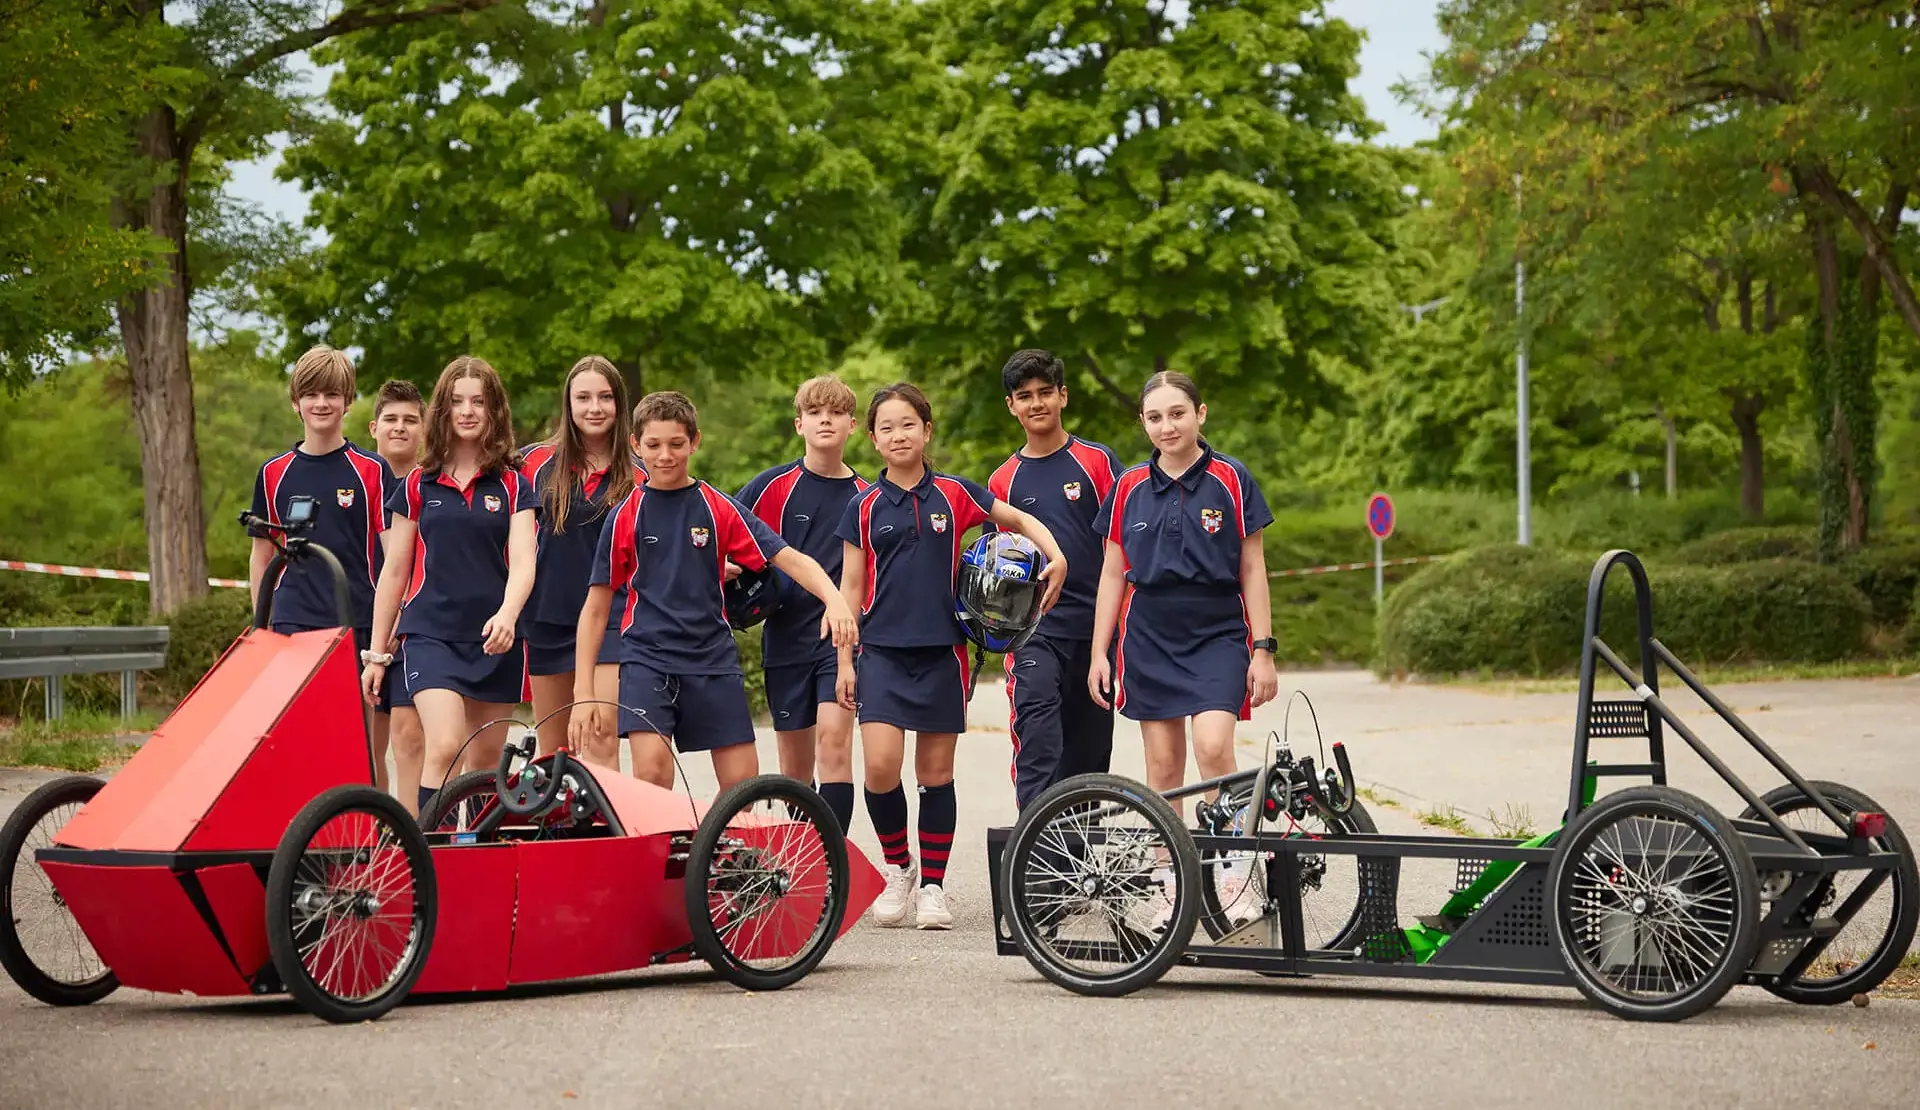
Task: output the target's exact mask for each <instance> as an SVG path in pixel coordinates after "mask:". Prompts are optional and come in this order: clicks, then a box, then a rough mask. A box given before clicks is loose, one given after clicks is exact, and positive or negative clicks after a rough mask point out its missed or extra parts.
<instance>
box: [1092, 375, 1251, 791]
mask: <svg viewBox="0 0 1920 1110" xmlns="http://www.w3.org/2000/svg"><path fill="white" fill-rule="evenodd" d="M1206 421H1207V406H1205V405H1203V404H1201V403H1200V390H1199V389H1198V388H1197V387H1196V386H1195V385H1194V384H1193V379H1191V378H1189V377H1187V376H1186V375H1185V374H1180V373H1176V372H1172V371H1163V372H1161V373H1158V374H1155V375H1153V377H1151V378H1149V379H1147V385H1146V388H1145V389H1143V390H1141V391H1140V422H1141V424H1142V426H1143V427H1144V428H1145V430H1146V433H1147V438H1148V439H1149V440H1150V441H1151V442H1152V443H1153V456H1152V458H1150V459H1149V460H1148V461H1147V462H1145V463H1142V464H1140V465H1139V466H1135V467H1133V468H1131V469H1129V470H1127V471H1126V472H1124V473H1123V474H1121V475H1120V479H1119V481H1118V482H1116V483H1115V484H1114V487H1113V494H1112V496H1111V497H1110V498H1108V500H1107V503H1106V504H1105V505H1102V506H1101V507H1100V515H1099V516H1098V517H1097V518H1096V519H1095V521H1094V528H1095V529H1096V530H1097V531H1099V532H1101V533H1102V534H1104V535H1105V537H1106V562H1105V564H1104V566H1103V567H1102V568H1101V572H1100V592H1099V595H1098V599H1097V600H1096V602H1095V605H1094V624H1093V666H1092V668H1091V670H1090V671H1089V672H1088V675H1087V687H1088V691H1089V692H1090V693H1091V694H1092V695H1093V699H1094V700H1095V701H1097V702H1099V703H1100V704H1101V705H1102V706H1105V705H1107V704H1108V701H1109V699H1111V700H1112V702H1113V704H1114V705H1115V706H1116V707H1117V708H1118V709H1119V710H1120V713H1121V715H1123V716H1125V717H1128V718H1130V719H1132V720H1135V721H1139V722H1140V734H1141V737H1142V738H1143V739H1144V741H1145V743H1146V757H1147V785H1148V786H1150V787H1152V788H1153V789H1155V790H1172V789H1175V788H1177V787H1178V786H1180V785H1181V783H1182V782H1183V781H1184V780H1185V778H1186V767H1187V721H1188V719H1191V720H1192V721H1193V754H1194V760H1195V762H1197V763H1198V764H1199V765H1200V775H1201V777H1202V778H1213V777H1215V776H1217V775H1227V774H1232V773H1233V770H1234V759H1233V729H1234V724H1235V722H1237V721H1244V720H1246V719H1248V717H1249V716H1250V715H1251V713H1252V710H1253V707H1254V706H1256V705H1261V704H1264V703H1265V702H1268V701H1271V700H1272V699H1273V696H1274V693H1275V692H1276V690H1277V689H1278V687H1279V678H1278V676H1276V675H1275V674H1274V670H1273V651H1274V648H1275V647H1276V646H1277V645H1276V644H1275V643H1274V641H1273V639H1272V638H1271V632H1270V630H1271V628H1272V619H1273V615H1272V612H1271V610H1270V609H1269V608H1268V606H1267V560H1266V555H1265V553H1264V552H1263V551H1262V550H1261V547H1260V530H1261V529H1263V528H1265V527H1266V526H1267V525H1269V524H1271V523H1273V514H1272V513H1271V512H1269V511H1268V510H1267V502H1266V499H1265V498H1264V497H1262V496H1261V495H1260V487H1259V485H1258V484H1257V483H1255V482H1254V480H1253V475H1252V474H1250V473H1248V472H1247V468H1246V467H1245V466H1242V465H1241V464H1240V462H1239V461H1238V460H1236V459H1231V458H1228V457H1227V456H1225V455H1222V454H1218V453H1216V452H1215V451H1214V450H1213V448H1212V447H1209V446H1208V445H1207V441H1206V440H1205V439H1204V438H1203V437H1202V436H1201V435H1200V428H1201V426H1202V425H1203V424H1205V423H1206ZM1116 628H1117V633H1116ZM1116 635H1117V638H1118V650H1117V651H1116V652H1114V653H1113V656H1114V658H1113V662H1111V663H1109V661H1108V651H1107V649H1108V647H1109V646H1110V645H1113V644H1114V642H1115V639H1116ZM1115 687H1117V694H1116V692H1115Z"/></svg>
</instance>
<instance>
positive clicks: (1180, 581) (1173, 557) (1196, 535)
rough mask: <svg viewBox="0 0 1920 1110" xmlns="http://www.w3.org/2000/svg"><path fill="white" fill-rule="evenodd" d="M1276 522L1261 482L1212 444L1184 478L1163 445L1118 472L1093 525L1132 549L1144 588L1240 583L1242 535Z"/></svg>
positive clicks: (1130, 559)
mask: <svg viewBox="0 0 1920 1110" xmlns="http://www.w3.org/2000/svg"><path fill="white" fill-rule="evenodd" d="M1272 523H1273V513H1272V512H1271V511H1269V510H1268V509H1267V499H1266V498H1265V497H1262V496H1261V494H1260V485H1259V483H1257V482H1255V481H1254V480H1253V475H1252V474H1251V473H1249V472H1248V470H1247V468H1246V467H1245V466H1242V465H1241V464H1240V461H1239V460H1238V459H1232V458H1228V457H1227V456H1226V455H1220V454H1216V453H1214V451H1213V449H1212V448H1210V447H1209V448H1206V449H1205V450H1203V451H1202V452H1201V455H1200V458H1199V459H1197V460H1196V461H1195V462H1194V464H1193V465H1192V466H1190V467H1188V468H1187V470H1186V472H1185V473H1183V474H1181V475H1180V477H1179V478H1178V479H1174V478H1169V477H1167V475H1166V473H1165V472H1164V471H1162V470H1161V469H1160V452H1158V451H1155V452H1154V453H1153V457H1152V458H1151V459H1149V460H1148V461H1146V462H1144V463H1141V464H1140V465H1139V466H1135V467H1132V468H1130V469H1128V470H1127V471H1126V472H1125V473H1124V474H1121V475H1120V480H1119V482H1117V483H1116V484H1115V485H1114V489H1113V496H1112V497H1111V498H1109V499H1108V500H1107V503H1106V504H1105V505H1102V506H1101V507H1100V515H1099V517H1098V519H1097V520H1096V521H1095V523H1094V526H1095V527H1096V528H1098V529H1099V530H1100V533H1101V535H1102V536H1104V537H1105V538H1106V539H1109V540H1112V541H1113V542H1115V543H1117V544H1119V545H1120V546H1121V549H1122V550H1124V551H1125V552H1126V554H1127V581H1129V582H1131V583H1133V584H1134V585H1135V586H1136V587H1138V588H1139V589H1142V590H1149V591H1152V590H1160V589H1174V588H1180V587H1198V588H1201V589H1205V590H1209V591H1211V590H1218V591H1220V592H1221V593H1227V592H1238V591H1239V589H1240V541H1241V540H1242V539H1244V538H1245V537H1247V536H1250V535H1252V534H1253V533H1255V532H1258V531H1260V530H1261V529H1262V528H1265V527H1266V526H1267V525H1269V524H1272Z"/></svg>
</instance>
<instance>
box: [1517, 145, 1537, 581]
mask: <svg viewBox="0 0 1920 1110" xmlns="http://www.w3.org/2000/svg"><path fill="white" fill-rule="evenodd" d="M1513 207H1514V212H1515V215H1516V216H1517V215H1518V213H1519V211H1520V175H1519V174H1517V173H1516V174H1514V175H1513ZM1513 321H1514V331H1515V332H1516V333H1517V342H1518V350H1517V352H1516V353H1515V357H1514V370H1515V375H1514V376H1515V378H1516V385H1517V387H1518V388H1517V389H1516V393H1517V395H1518V404H1519V410H1520V411H1519V413H1518V416H1517V419H1518V421H1519V428H1518V431H1519V435H1517V436H1516V437H1515V439H1514V453H1515V455H1516V456H1517V459H1516V462H1517V463H1518V467H1519V483H1518V484H1519V495H1520V546H1522V547H1528V546H1531V545H1532V544H1533V509H1532V506H1533V464H1532V452H1531V451H1530V450H1529V445H1528V442H1527V421H1528V410H1529V408H1530V404H1529V398H1528V396H1527V264H1526V262H1525V260H1523V259H1522V258H1521V257H1520V239H1519V235H1518V232H1517V231H1516V233H1515V236H1514V244H1513Z"/></svg>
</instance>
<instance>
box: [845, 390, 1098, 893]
mask: <svg viewBox="0 0 1920 1110" xmlns="http://www.w3.org/2000/svg"><path fill="white" fill-rule="evenodd" d="M867 434H868V436H869V437H870V438H871V439H872V441H873V446H874V450H876V451H877V452H879V454H880V457H881V459H882V460H884V462H885V463H886V469H885V470H884V471H883V472H882V474H881V475H880V478H879V480H878V481H876V482H875V483H874V484H873V485H872V486H869V487H868V488H867V489H866V490H864V491H862V492H861V494H860V495H859V496H858V497H856V498H855V499H854V500H853V501H851V502H849V503H848V505H847V509H846V513H845V515H843V516H842V517H841V519H840V527H839V529H838V535H839V536H840V539H841V540H842V542H844V543H845V544H846V549H845V559H844V564H843V569H842V571H841V577H840V589H841V592H842V594H843V595H844V596H845V598H846V600H847V604H848V605H849V606H851V607H853V608H854V609H855V610H856V611H857V612H858V613H859V614H860V624H861V633H860V654H859V666H858V669H857V673H856V668H855V665H854V655H853V652H852V651H851V650H848V649H843V650H842V651H841V653H840V667H839V671H840V674H839V680H838V682H837V683H836V687H837V693H838V695H839V700H840V704H841V705H842V706H844V707H845V708H847V709H850V710H851V709H855V708H856V707H857V708H858V711H859V714H860V740H861V749H862V754H863V756H864V761H865V770H866V802H867V815H868V817H869V818H870V819H871V820H872V821H873V827H874V832H875V833H877V834H878V835H879V838H880V845H881V848H882V850H883V852H884V855H885V860H884V862H883V864H882V866H881V868H880V873H881V875H882V876H883V877H884V878H885V879H886V884H887V885H886V889H885V890H884V891H883V892H882V893H881V895H880V898H879V900H878V901H876V902H875V903H874V907H873V909H874V917H875V919H876V920H877V921H878V922H879V923H880V924H881V925H884V926H893V927H898V926H905V925H917V926H918V927H919V928H922V929H946V928H950V927H951V926H952V924H953V914H952V912H951V911H950V910H949V908H948V906H947V900H946V892H945V889H944V886H943V883H944V880H945V877H946V870H947V857H948V854H949V853H950V852H951V850H952V847H953V829H954V825H955V803H954V793H953V755H954V745H955V742H956V741H957V740H958V738H959V734H960V733H961V732H964V731H966V727H967V690H968V686H969V682H968V679H969V675H968V666H967V653H966V648H965V646H964V643H965V636H964V635H963V634H962V630H961V627H960V624H959V622H958V621H957V620H955V581H956V578H957V577H958V576H959V574H960V570H961V562H962V560H961V552H962V550H963V546H962V540H961V538H962V537H963V536H965V535H966V533H967V532H968V531H970V530H972V529H973V528H974V527H976V526H978V525H981V524H984V523H986V522H987V521H992V522H993V523H994V524H996V525H998V526H1000V527H1001V528H1005V529H1008V530H1010V531H1014V532H1018V533H1020V534H1022V535H1023V536H1026V537H1027V538H1028V539H1030V540H1032V541H1033V543H1034V544H1035V545H1036V546H1037V547H1038V548H1039V550H1040V552H1041V553H1043V554H1044V555H1045V557H1046V560H1047V565H1046V567H1045V568H1044V569H1042V570H1039V571H1038V572H1037V574H1036V576H1035V578H1036V581H1037V582H1038V583H1040V584H1041V586H1042V589H1041V600H1040V603H1039V606H1040V608H1041V609H1044V608H1046V607H1049V606H1051V605H1052V604H1053V602H1054V599H1055V598H1056V597H1058V596H1059V592H1060V586H1061V583H1062V582H1064V581H1065V578H1066V572H1067V564H1066V560H1065V558H1064V557H1063V556H1062V555H1061V552H1060V547H1059V545H1058V544H1057V543H1055V542H1054V538H1053V536H1052V534H1051V533H1049V532H1048V531H1047V528H1046V526H1045V525H1043V524H1041V523H1040V522H1039V521H1038V520H1035V519H1034V518H1033V517H1032V516H1031V515H1029V514H1027V513H1024V512H1021V511H1020V510H1019V509H1016V508H1014V507H1013V506H1011V505H1008V504H1007V503H1005V502H1003V501H997V500H995V498H994V496H993V495H992V494H991V493H988V492H987V491H986V490H985V489H983V488H982V487H981V486H979V485H978V484H976V483H974V482H971V481H969V480H967V479H965V478H956V477H952V476H950V475H946V474H939V473H936V472H935V471H934V470H933V469H932V468H931V467H929V466H928V465H927V464H926V452H927V445H928V444H929V443H930V442H932V439H933V408H932V406H931V405H929V404H928V403H927V399H926V396H925V395H924V394H922V393H921V392H920V390H919V389H918V388H916V387H914V386H913V385H910V384H907V383H904V382H902V383H900V384H898V385H893V386H889V387H887V388H885V389H882V390H879V391H878V392H876V393H875V394H874V395H873V400H872V402H871V403H870V404H869V405H868V406H867ZM1036 615H1037V614H1036ZM909 730H911V731H912V732H913V733H914V734H915V742H914V779H915V780H916V782H917V783H918V784H919V788H920V822H919V825H920V856H921V858H920V861H919V862H918V863H917V864H916V862H915V861H914V859H913V855H912V853H911V852H909V851H908V849H907V797H906V792H905V790H904V789H902V787H901V783H900V777H901V769H902V765H903V764H904V763H905V759H906V734H907V732H908V731H909ZM916 876H917V877H918V879H919V884H918V889H917V890H916V889H915V878H916Z"/></svg>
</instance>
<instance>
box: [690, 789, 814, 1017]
mask: <svg viewBox="0 0 1920 1110" xmlns="http://www.w3.org/2000/svg"><path fill="white" fill-rule="evenodd" d="M847 883H848V872H847V838H846V836H845V835H844V834H843V833H841V831H840V824H839V822H838V821H836V820H835V819H834V816H833V810H832V809H830V808H828V806H827V803H826V802H825V801H824V800H823V799H822V798H821V797H820V795H818V794H816V793H814V792H813V791H812V790H810V789H808V787H807V785H806V784H805V783H802V782H796V781H795V780H793V779H790V778H788V777H786V776H785V775H760V776H758V777H756V778H750V779H748V780H746V781H745V782H741V783H736V784H734V785H733V786H732V787H730V788H729V789H728V790H727V791H726V793H724V794H722V795H720V797H719V798H717V799H715V800H714V803H713V808H712V809H709V810H708V811H707V815H706V817H705V818H704V819H702V820H701V822H700V828H699V830H698V831H697V832H695V833H694V837H693V846H692V848H691V849H690V851H689V852H688V856H687V882H686V896H687V924H688V925H689V926H691V928H692V930H693V950H694V952H695V953H696V954H698V955H699V957H700V958H701V959H703V960H705V961H707V963H708V964H710V965H711V966H712V967H713V969H714V970H715V971H717V972H719V973H720V974H721V976H723V977H724V978H725V979H726V980H727V981H728V982H730V983H732V984H734V985H735V986H738V987H742V988H745V989H746V990H751V991H768V990H779V989H780V988H782V987H786V986H791V985H792V984H794V983H796V982H799V981H800V980H801V979H804V978H805V977H806V976H807V974H808V973H809V972H811V971H812V970H813V969H814V968H816V967H818V966H819V965H820V961H821V960H823V959H825V958H826V955H827V950H828V949H829V948H832V947H833V941H834V938H835V937H836V936H838V935H839V933H840V923H841V921H842V920H844V919H845V917H846V913H847Z"/></svg>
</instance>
